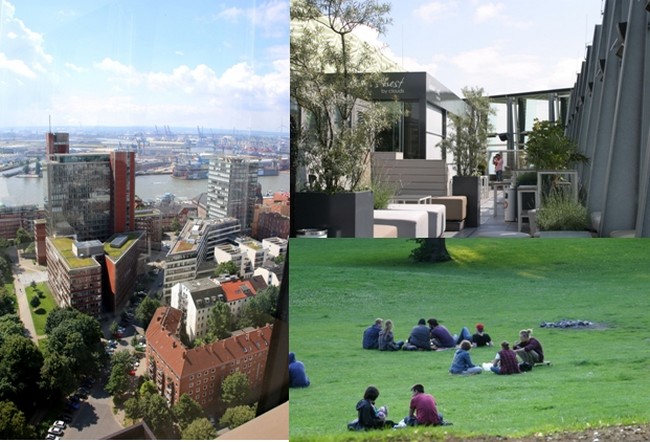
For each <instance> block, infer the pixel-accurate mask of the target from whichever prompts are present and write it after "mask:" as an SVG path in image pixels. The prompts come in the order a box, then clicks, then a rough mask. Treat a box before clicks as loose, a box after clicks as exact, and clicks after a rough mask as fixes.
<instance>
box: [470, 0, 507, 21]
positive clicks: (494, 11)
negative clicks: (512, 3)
mask: <svg viewBox="0 0 650 442" xmlns="http://www.w3.org/2000/svg"><path fill="white" fill-rule="evenodd" d="M501 11H503V3H487V4H481V5H480V6H479V7H478V8H476V11H475V12H474V22H476V23H483V22H485V21H488V20H490V19H492V18H496V17H499V16H500V15H501Z"/></svg>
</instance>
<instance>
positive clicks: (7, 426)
mask: <svg viewBox="0 0 650 442" xmlns="http://www.w3.org/2000/svg"><path fill="white" fill-rule="evenodd" d="M0 439H2V440H11V439H23V440H24V439H36V431H35V430H34V427H33V426H31V425H29V424H28V423H27V420H26V419H25V415H24V414H23V412H22V411H20V410H19V409H18V407H16V404H14V403H13V402H10V401H2V402H0Z"/></svg>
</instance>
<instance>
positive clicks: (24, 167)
mask: <svg viewBox="0 0 650 442" xmlns="http://www.w3.org/2000/svg"><path fill="white" fill-rule="evenodd" d="M23 173H24V174H28V173H29V163H27V164H25V165H24V166H23Z"/></svg>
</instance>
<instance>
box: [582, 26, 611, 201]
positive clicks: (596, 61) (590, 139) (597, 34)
mask: <svg viewBox="0 0 650 442" xmlns="http://www.w3.org/2000/svg"><path fill="white" fill-rule="evenodd" d="M602 29H603V27H602V26H601V25H598V26H596V28H595V29H594V40H593V50H592V51H591V61H590V65H591V67H592V77H591V81H592V82H593V90H592V92H591V112H589V119H588V122H587V125H588V127H589V128H588V130H587V132H586V136H583V137H582V138H581V139H580V142H579V144H578V151H579V152H581V153H583V154H584V155H586V156H587V157H588V158H589V163H588V164H586V165H584V166H583V167H582V172H581V173H580V177H581V181H582V184H583V185H584V186H585V188H587V189H588V188H589V187H590V183H591V168H592V162H593V157H594V144H595V138H596V133H597V132H598V111H599V106H600V101H601V99H602V96H603V72H602V71H601V69H600V59H601V54H604V52H605V51H604V49H603V46H604V43H603V41H602V40H603V32H602Z"/></svg>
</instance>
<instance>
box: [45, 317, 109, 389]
mask: <svg viewBox="0 0 650 442" xmlns="http://www.w3.org/2000/svg"><path fill="white" fill-rule="evenodd" d="M45 331H46V333H47V334H48V340H47V343H46V349H47V351H48V353H58V354H61V355H65V356H67V357H68V358H69V360H70V364H71V365H70V367H69V368H70V371H72V372H73V373H74V374H75V376H77V377H80V376H81V375H84V374H93V373H95V372H96V371H97V370H98V369H99V367H100V358H101V355H102V354H103V348H102V345H101V337H102V331H101V327H100V325H99V322H97V320H96V319H95V318H92V317H90V316H88V315H86V314H84V313H82V312H80V311H78V310H75V309H72V308H65V309H58V308H55V309H54V310H53V311H52V312H50V314H49V315H48V318H47V320H46V322H45Z"/></svg>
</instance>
